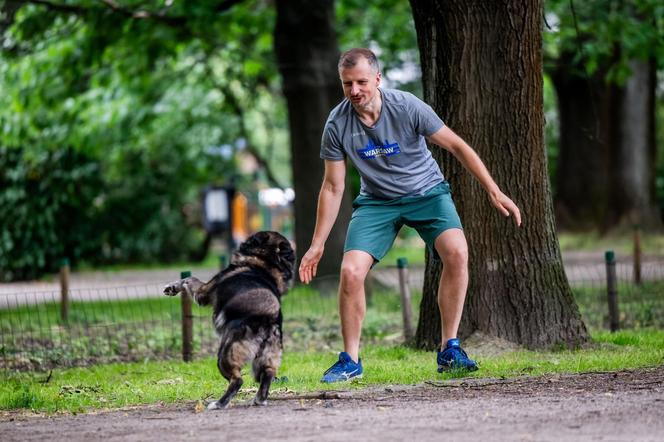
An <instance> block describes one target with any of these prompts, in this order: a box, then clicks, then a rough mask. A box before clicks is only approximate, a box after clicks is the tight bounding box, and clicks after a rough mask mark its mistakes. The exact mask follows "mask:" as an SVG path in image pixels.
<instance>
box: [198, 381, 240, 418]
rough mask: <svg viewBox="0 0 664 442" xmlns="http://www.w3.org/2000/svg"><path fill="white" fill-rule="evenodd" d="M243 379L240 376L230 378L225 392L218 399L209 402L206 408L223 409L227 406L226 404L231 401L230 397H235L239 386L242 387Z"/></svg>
mask: <svg viewBox="0 0 664 442" xmlns="http://www.w3.org/2000/svg"><path fill="white" fill-rule="evenodd" d="M242 384H243V381H242V378H240V377H238V378H231V379H230V383H229V384H228V389H227V390H226V393H224V395H223V396H222V397H221V398H220V399H219V400H218V401H214V402H210V403H209V404H208V406H207V409H208V410H223V409H224V408H226V407H228V404H229V403H230V402H231V399H233V398H234V397H235V395H236V394H237V392H238V391H240V388H241V387H242Z"/></svg>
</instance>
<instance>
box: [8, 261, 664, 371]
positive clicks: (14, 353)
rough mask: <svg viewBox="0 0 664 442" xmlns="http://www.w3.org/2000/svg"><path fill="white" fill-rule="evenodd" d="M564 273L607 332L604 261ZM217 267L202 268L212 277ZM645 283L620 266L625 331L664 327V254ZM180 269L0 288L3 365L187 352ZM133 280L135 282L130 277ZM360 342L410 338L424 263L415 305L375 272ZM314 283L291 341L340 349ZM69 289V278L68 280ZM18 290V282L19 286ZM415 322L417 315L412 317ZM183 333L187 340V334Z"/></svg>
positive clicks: (392, 280)
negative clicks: (408, 320) (408, 317)
mask: <svg viewBox="0 0 664 442" xmlns="http://www.w3.org/2000/svg"><path fill="white" fill-rule="evenodd" d="M565 264H566V273H567V275H568V279H569V281H570V285H571V286H572V288H573V292H574V294H575V297H576V299H577V303H578V305H579V308H580V310H581V313H582V315H583V317H584V320H585V321H586V324H587V325H588V326H589V327H590V328H591V329H597V328H608V327H609V325H610V317H609V314H608V306H607V299H608V293H607V289H608V288H609V286H610V283H607V265H606V263H605V262H602V260H601V258H599V259H598V260H597V262H596V263H591V264H588V263H587V260H586V262H584V263H580V262H578V263H572V262H566V263H565ZM213 273H214V269H207V270H204V271H199V272H195V273H194V274H195V275H196V276H199V277H201V278H203V279H204V278H207V277H209V276H211V275H212V274H213ZM640 274H641V281H640V283H636V282H635V281H634V277H635V271H634V267H633V264H632V262H631V260H629V259H623V260H620V259H618V261H617V262H616V264H615V275H616V281H615V284H616V286H615V289H616V291H617V299H618V315H619V316H618V321H619V324H620V326H621V327H662V326H664V258H656V259H645V260H643V262H642V263H641V267H640ZM177 276H178V275H177V274H176V273H175V272H173V273H168V272H166V273H159V274H151V273H146V274H145V275H144V277H148V278H155V279H154V280H156V281H158V282H154V283H138V282H137V281H133V282H131V283H130V284H122V283H121V281H124V280H126V279H127V278H123V276H122V275H117V276H116V277H115V278H113V277H111V278H110V279H105V280H99V281H97V282H96V283H95V285H96V286H95V287H81V286H75V287H71V288H70V287H65V288H66V290H64V292H66V293H65V295H66V296H65V297H66V299H67V308H66V312H65V311H64V310H63V302H62V299H63V290H62V289H61V288H60V287H58V286H57V285H56V287H53V284H51V286H50V289H40V290H30V287H31V286H30V285H26V286H25V287H22V289H21V290H16V289H15V290H14V291H10V290H9V291H8V290H7V289H6V287H0V368H4V369H16V370H43V369H48V368H51V367H66V366H76V365H88V364H93V363H101V362H104V363H107V362H123V361H136V360H144V359H165V358H180V357H182V349H183V344H184V342H183V328H182V325H183V321H182V309H181V304H180V298H179V297H176V298H170V297H166V296H163V295H162V290H163V286H164V285H165V283H167V282H169V281H171V280H174V279H177ZM129 279H131V278H129ZM372 280H373V284H372V286H373V289H372V292H373V294H372V296H371V297H370V298H369V299H368V302H367V303H368V309H367V319H366V320H365V323H364V332H363V340H364V341H365V342H366V341H374V342H401V341H402V340H403V338H404V323H403V319H404V317H403V316H402V312H403V309H402V306H403V303H404V302H408V303H410V305H411V307H412V310H413V311H414V312H417V311H418V307H419V300H420V297H421V294H420V293H421V287H422V284H423V280H424V269H423V268H422V267H411V268H410V269H409V277H408V284H407V287H409V288H410V290H411V291H412V292H413V299H412V300H411V301H404V300H403V299H404V298H403V290H404V286H403V284H401V285H400V284H399V272H398V269H397V268H396V267H380V268H377V269H375V270H373V271H372ZM317 282H318V285H317V286H314V287H303V286H300V287H296V288H295V289H293V290H291V292H290V293H289V294H288V295H286V296H285V297H284V298H283V314H284V341H285V346H286V347H287V348H288V347H291V348H296V349H305V350H307V349H326V348H329V349H334V348H337V347H338V346H339V344H340V336H339V332H338V329H339V326H338V324H339V320H338V313H337V300H336V296H335V293H334V291H335V289H336V280H335V278H318V281H317ZM64 285H65V286H66V285H68V284H64ZM14 287H15V286H14ZM191 315H192V317H193V321H192V328H191V330H190V331H189V333H190V336H191V344H192V355H193V356H194V357H200V356H204V355H213V354H214V352H215V344H216V338H215V334H214V330H213V328H212V324H211V311H210V310H209V309H207V308H201V307H198V306H195V305H194V306H193V308H192V313H191ZM415 320H416V319H415ZM187 336H189V335H186V334H185V340H187Z"/></svg>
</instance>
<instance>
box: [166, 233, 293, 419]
mask: <svg viewBox="0 0 664 442" xmlns="http://www.w3.org/2000/svg"><path fill="white" fill-rule="evenodd" d="M294 266H295V254H294V252H293V248H292V247H291V245H290V243H289V242H288V240H287V239H286V238H284V237H283V236H282V235H281V234H279V233H277V232H258V233H256V234H254V235H252V236H251V237H249V238H248V239H247V240H246V241H245V242H244V243H242V244H241V245H240V247H239V248H238V250H237V251H235V252H233V257H232V259H231V263H230V265H229V266H228V267H227V268H225V269H224V270H222V271H221V272H219V273H218V274H217V275H216V276H214V277H213V278H212V279H211V280H210V281H208V282H207V283H203V282H201V281H199V280H198V279H196V278H194V277H190V278H185V279H181V280H179V281H175V282H173V283H171V284H169V285H167V286H166V287H165V288H164V294H166V295H168V296H175V295H177V294H178V293H181V292H184V293H187V294H188V295H190V296H191V297H192V298H193V299H194V300H195V301H196V303H198V304H199V305H209V306H212V308H213V310H214V312H213V315H212V319H213V322H214V327H215V328H216V331H217V334H218V335H219V338H220V344H219V351H218V354H217V367H218V368H219V371H220V372H221V375H222V376H223V377H224V378H226V379H227V380H228V382H229V385H228V389H227V390H226V393H224V395H223V396H222V397H221V398H220V399H219V400H218V401H215V402H212V403H211V404H209V405H208V410H215V409H222V408H225V407H227V406H228V404H229V403H230V401H231V399H233V397H234V396H235V395H236V394H237V392H238V391H239V390H240V387H242V382H243V381H242V373H241V370H242V366H243V365H244V364H245V363H246V362H247V361H249V360H253V364H252V372H253V375H254V378H255V379H256V382H258V383H259V384H260V387H259V388H258V392H257V393H256V397H255V398H254V405H266V404H267V395H268V392H269V390H270V384H271V383H272V380H273V379H274V377H275V375H276V372H277V370H278V369H279V366H280V365H281V353H282V334H281V322H282V316H281V296H282V295H283V294H284V293H286V290H287V289H288V287H289V286H290V284H291V281H292V279H293V271H294Z"/></svg>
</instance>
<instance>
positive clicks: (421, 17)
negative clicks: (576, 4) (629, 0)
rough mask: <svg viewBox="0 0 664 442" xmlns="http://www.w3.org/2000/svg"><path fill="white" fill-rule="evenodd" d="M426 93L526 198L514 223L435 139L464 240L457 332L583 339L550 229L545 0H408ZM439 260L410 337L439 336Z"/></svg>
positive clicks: (527, 341) (531, 343)
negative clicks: (465, 279) (465, 274)
mask: <svg viewBox="0 0 664 442" xmlns="http://www.w3.org/2000/svg"><path fill="white" fill-rule="evenodd" d="M410 3H411V6H412V9H413V16H414V18H415V26H416V29H417V38H418V44H419V48H420V57H421V63H422V77H423V83H424V96H425V100H426V101H427V102H428V103H429V104H431V106H432V107H433V108H434V109H435V110H436V111H437V112H438V114H439V115H441V116H442V118H443V120H444V121H445V122H446V123H447V124H448V125H449V126H450V127H451V128H452V129H454V130H455V131H456V132H458V133H459V134H460V135H461V136H462V137H463V138H464V139H465V140H467V141H468V142H469V144H470V145H471V146H473V147H474V148H475V149H476V150H477V151H478V153H479V155H480V157H481V158H482V159H483V160H484V161H485V163H486V164H487V166H488V168H489V170H490V171H491V173H492V175H493V177H494V178H495V180H496V182H497V183H498V184H499V185H500V187H501V188H502V189H503V190H505V191H506V193H508V194H509V195H510V196H512V197H513V199H514V200H515V202H516V203H517V205H519V207H520V208H521V211H522V216H523V225H522V226H521V228H515V227H514V225H513V223H512V220H511V219H504V218H503V217H501V216H500V215H499V214H498V212H497V211H496V210H495V209H494V208H493V207H492V206H491V204H490V203H489V202H488V200H487V197H486V194H485V192H484V190H483V189H482V188H481V186H480V185H479V184H478V183H477V182H476V180H475V179H474V178H473V177H472V175H470V174H469V173H468V172H466V171H465V169H464V168H463V166H462V165H461V164H460V163H459V162H458V161H456V160H455V159H454V158H453V157H451V155H449V154H448V153H447V152H446V151H444V150H442V149H438V148H434V149H433V154H434V156H435V158H436V159H437V160H438V161H439V162H440V164H441V166H442V170H443V173H444V175H445V176H446V178H447V179H448V180H449V181H450V183H451V186H452V190H453V195H454V199H455V201H456V204H457V209H458V211H459V214H460V216H461V218H462V221H463V223H464V230H465V232H466V236H467V239H468V243H469V252H470V257H469V258H470V259H469V260H470V269H469V270H470V286H469V290H468V297H467V301H466V307H465V309H464V314H463V317H462V322H461V328H460V332H459V333H460V335H461V336H467V335H469V334H471V333H472V332H474V331H477V330H479V331H482V332H484V333H488V334H490V335H494V336H499V337H501V338H504V339H507V340H510V341H513V342H517V343H520V344H523V345H525V346H527V347H529V348H542V347H550V346H554V345H560V344H562V345H565V346H569V347H573V346H576V345H578V344H580V343H583V342H585V341H586V340H587V339H588V334H587V331H586V328H585V326H584V324H583V322H582V320H581V316H580V314H579V311H578V308H577V306H576V304H575V302H574V298H573V296H572V292H571V290H570V287H569V284H568V281H567V278H566V276H565V272H564V268H563V263H562V259H561V255H560V250H559V247H558V241H557V238H556V231H555V226H554V218H553V207H552V201H551V194H550V189H549V181H548V176H547V164H546V156H545V151H544V141H543V126H544V120H543V103H542V101H543V97H542V53H541V46H542V30H541V19H542V2H541V1H539V0H527V1H525V2H524V1H520V0H519V1H517V0H510V1H504V2H486V1H482V0H473V1H469V0H448V1H445V2H438V1H435V0H411V2H410ZM440 270H441V269H440V264H439V263H436V262H434V261H433V260H431V259H430V257H428V258H427V265H426V274H425V282H424V288H423V299H422V304H421V307H420V319H419V323H418V328H417V333H416V342H415V344H416V345H417V346H418V347H423V348H428V349H433V348H435V347H436V346H437V345H439V344H440V342H439V341H440V316H439V314H438V306H437V300H436V298H437V287H438V279H439V277H440Z"/></svg>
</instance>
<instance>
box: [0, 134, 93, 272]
mask: <svg viewBox="0 0 664 442" xmlns="http://www.w3.org/2000/svg"><path fill="white" fill-rule="evenodd" d="M99 172H100V171H99V166H98V164H97V162H95V161H94V160H93V159H91V158H89V157H87V156H85V155H83V154H81V153H78V152H76V151H74V150H72V149H68V148H65V149H60V150H55V151H45V152H43V153H35V152H34V151H31V152H30V153H28V152H27V151H25V150H23V149H19V148H4V147H0V207H2V208H3V209H2V210H1V211H0V280H3V281H11V280H16V279H30V278H36V277H38V276H40V275H42V274H43V273H45V272H50V271H54V270H56V269H57V268H58V266H59V263H60V260H61V258H63V257H69V258H70V259H72V260H78V259H81V258H83V257H85V256H89V255H91V254H92V253H93V251H96V250H98V249H99V240H98V236H97V235H96V232H95V219H96V218H97V209H96V207H95V204H94V202H95V198H96V197H97V196H98V195H99V194H100V193H101V192H102V188H103V185H102V180H101V177H100V173H99Z"/></svg>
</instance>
